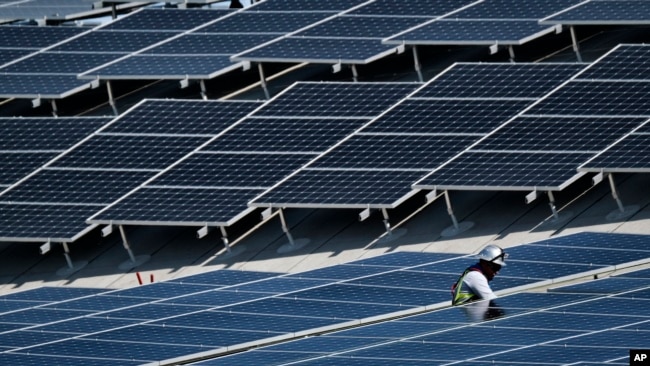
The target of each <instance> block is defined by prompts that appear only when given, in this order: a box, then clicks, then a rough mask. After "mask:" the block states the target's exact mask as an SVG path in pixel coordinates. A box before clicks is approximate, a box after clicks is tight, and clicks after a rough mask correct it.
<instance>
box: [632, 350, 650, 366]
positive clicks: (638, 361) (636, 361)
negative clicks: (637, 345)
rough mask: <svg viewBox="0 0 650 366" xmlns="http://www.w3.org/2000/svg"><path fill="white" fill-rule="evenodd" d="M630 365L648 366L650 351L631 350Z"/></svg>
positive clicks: (649, 363)
mask: <svg viewBox="0 0 650 366" xmlns="http://www.w3.org/2000/svg"><path fill="white" fill-rule="evenodd" d="M630 365H650V350H647V349H631V350H630Z"/></svg>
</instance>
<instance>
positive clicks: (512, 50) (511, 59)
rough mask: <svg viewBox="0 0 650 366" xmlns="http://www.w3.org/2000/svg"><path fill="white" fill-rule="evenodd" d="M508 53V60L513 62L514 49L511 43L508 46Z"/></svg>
mask: <svg viewBox="0 0 650 366" xmlns="http://www.w3.org/2000/svg"><path fill="white" fill-rule="evenodd" d="M508 54H509V55H510V62H512V63H514V62H515V49H514V48H513V47H512V45H510V46H508Z"/></svg>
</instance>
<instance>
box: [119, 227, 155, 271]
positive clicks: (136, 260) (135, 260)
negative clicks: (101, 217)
mask: <svg viewBox="0 0 650 366" xmlns="http://www.w3.org/2000/svg"><path fill="white" fill-rule="evenodd" d="M119 229H120V235H121V236H122V246H124V249H126V252H127V253H128V254H129V260H127V261H124V262H122V263H121V264H120V265H119V268H120V269H122V270H130V269H133V268H135V267H137V266H139V265H141V264H143V263H145V262H146V261H148V260H149V256H148V255H140V256H137V257H136V256H135V255H133V250H131V246H130V245H129V241H128V239H127V238H126V232H125V231H124V226H122V225H120V226H119Z"/></svg>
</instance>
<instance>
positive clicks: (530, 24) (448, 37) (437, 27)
mask: <svg viewBox="0 0 650 366" xmlns="http://www.w3.org/2000/svg"><path fill="white" fill-rule="evenodd" d="M554 31H555V30H554V28H553V27H551V26H548V25H540V24H538V23H537V21H536V20H466V19H452V18H451V17H450V19H445V18H443V19H439V20H436V21H433V22H430V23H427V24H425V25H422V26H419V27H417V28H415V29H413V30H411V31H408V32H405V33H402V34H399V35H396V36H392V37H390V38H388V39H386V40H384V41H383V42H384V43H385V44H392V45H396V44H408V45H448V44H455V45H492V44H501V45H521V44H524V43H526V42H528V41H529V40H531V39H535V38H538V37H540V36H543V35H545V34H548V33H551V32H554Z"/></svg>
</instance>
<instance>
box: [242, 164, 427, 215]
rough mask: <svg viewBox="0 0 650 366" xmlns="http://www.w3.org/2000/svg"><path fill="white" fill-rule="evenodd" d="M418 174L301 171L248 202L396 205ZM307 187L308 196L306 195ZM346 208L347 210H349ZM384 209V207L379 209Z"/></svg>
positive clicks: (411, 172) (302, 205)
mask: <svg viewBox="0 0 650 366" xmlns="http://www.w3.org/2000/svg"><path fill="white" fill-rule="evenodd" d="M423 174H425V173H424V172H420V171H393V172H387V171H368V170H315V169H313V170H312V169H303V170H301V171H300V172H299V173H297V174H295V175H293V176H291V177H290V178H288V179H287V180H286V181H284V182H283V183H282V185H281V186H278V187H276V188H275V189H273V190H271V191H268V192H267V193H265V194H264V195H262V196H260V197H257V198H256V199H255V200H253V201H251V204H252V205H253V206H260V207H264V206H267V205H273V206H275V205H279V206H285V205H286V206H287V207H288V206H289V205H290V206H291V207H315V206H318V207H338V206H339V205H346V207H350V208H352V207H360V208H366V207H373V206H374V205H385V204H386V202H396V201H398V200H400V199H403V197H404V196H406V195H408V194H409V192H411V189H410V188H409V186H408V185H404V184H396V182H397V183H404V182H415V181H417V180H418V179H419V178H420V177H421V176H422V175H423ZM305 187H309V193H307V194H306V193H305ZM398 187H401V188H398ZM348 205H349V206H348ZM382 207H383V206H382Z"/></svg>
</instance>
